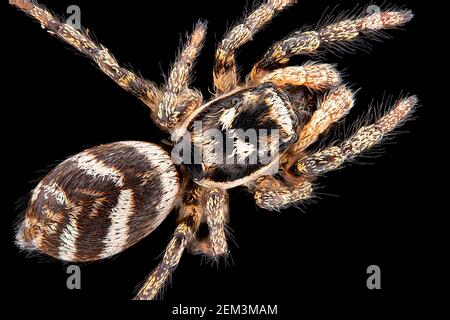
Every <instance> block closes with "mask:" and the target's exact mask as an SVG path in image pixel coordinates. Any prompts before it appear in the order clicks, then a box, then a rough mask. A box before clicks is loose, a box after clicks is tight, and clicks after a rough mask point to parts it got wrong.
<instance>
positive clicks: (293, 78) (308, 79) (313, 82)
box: [260, 63, 341, 90]
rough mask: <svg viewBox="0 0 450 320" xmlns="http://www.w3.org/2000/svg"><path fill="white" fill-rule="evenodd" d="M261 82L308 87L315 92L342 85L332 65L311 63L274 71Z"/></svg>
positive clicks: (282, 85)
mask: <svg viewBox="0 0 450 320" xmlns="http://www.w3.org/2000/svg"><path fill="white" fill-rule="evenodd" d="M260 82H272V83H274V84H275V85H277V86H281V87H286V86H291V85H293V86H306V87H308V88H311V89H315V90H322V89H328V88H332V87H335V86H337V85H339V84H340V83H341V77H340V75H339V73H338V72H337V70H336V69H335V68H334V67H333V66H332V65H330V64H315V63H309V64H305V65H303V66H300V67H299V66H295V67H286V68H280V69H277V70H275V71H272V72H270V73H268V74H266V75H265V76H264V77H262V79H261V81H260Z"/></svg>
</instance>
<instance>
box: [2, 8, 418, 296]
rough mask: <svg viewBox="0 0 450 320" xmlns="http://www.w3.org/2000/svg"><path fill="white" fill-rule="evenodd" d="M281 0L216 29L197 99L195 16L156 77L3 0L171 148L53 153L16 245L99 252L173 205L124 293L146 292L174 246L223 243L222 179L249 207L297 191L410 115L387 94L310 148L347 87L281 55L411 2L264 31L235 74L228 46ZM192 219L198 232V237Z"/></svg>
mask: <svg viewBox="0 0 450 320" xmlns="http://www.w3.org/2000/svg"><path fill="white" fill-rule="evenodd" d="M294 2H295V0H267V1H266V2H265V3H263V4H261V5H259V6H258V7H257V8H256V9H255V10H254V11H253V12H251V13H250V14H249V15H248V16H247V17H246V18H245V19H244V20H243V21H242V22H241V23H239V24H237V25H236V26H235V27H233V28H232V29H231V30H230V31H229V32H228V33H227V35H226V36H225V38H224V39H223V40H222V41H221V42H220V43H219V45H218V48H217V51H216V57H215V65H214V70H213V78H214V86H215V93H214V96H213V97H212V98H211V99H210V100H209V101H207V102H203V97H202V95H201V94H200V93H199V91H197V90H195V89H193V88H191V87H190V83H189V79H190V74H191V71H192V66H193V64H194V62H195V59H196V57H197V55H198V53H199V51H200V49H201V47H202V44H203V39H204V37H205V34H206V24H205V23H203V22H199V23H198V24H197V25H196V27H195V29H194V31H193V33H192V35H191V36H190V37H189V39H188V41H187V44H186V45H185V46H184V47H183V49H182V50H181V53H180V55H179V57H178V58H177V60H176V61H175V63H174V65H173V67H172V69H171V71H170V74H169V76H168V77H167V81H166V83H165V84H164V86H162V87H159V86H157V85H156V84H154V83H153V82H151V81H148V80H146V79H143V78H141V77H140V76H138V75H137V74H135V73H133V72H131V71H130V70H128V69H126V68H124V67H122V66H120V65H119V64H118V62H117V60H116V59H115V58H114V57H113V56H112V55H111V54H110V53H109V51H108V50H107V49H106V48H105V47H103V46H102V45H99V44H97V43H96V42H95V41H94V40H92V39H91V38H90V37H89V36H88V34H87V33H86V32H84V31H82V30H77V29H75V28H73V27H72V26H70V25H68V24H65V23H63V22H61V21H60V20H58V19H57V18H56V17H55V16H53V15H52V14H51V13H50V11H48V10H47V9H46V8H45V7H43V6H40V5H38V4H37V3H36V2H34V1H29V0H11V1H10V3H12V4H13V5H15V6H17V7H18V8H20V9H22V10H24V11H25V12H26V13H28V14H30V15H31V16H33V17H34V18H36V19H37V20H38V21H39V22H40V23H41V24H42V26H43V27H44V28H46V29H47V30H48V31H49V32H50V33H51V34H52V35H54V36H56V37H58V38H60V39H61V40H62V41H64V42H66V43H68V44H70V45H72V46H74V47H75V48H76V49H77V50H79V51H80V52H81V53H83V54H85V55H86V56H88V57H89V58H91V59H92V60H93V61H95V63H96V64H97V65H98V66H99V68H100V69H101V70H102V71H103V72H104V73H105V74H107V75H108V76H109V77H110V78H112V79H113V80H114V81H115V82H116V83H117V84H118V85H119V86H121V87H122V88H124V89H125V90H127V91H129V92H131V93H132V94H134V95H135V96H137V97H138V98H139V99H140V100H142V101H143V102H144V103H145V104H146V105H147V106H148V107H149V108H150V111H151V117H152V119H153V120H154V122H155V123H156V124H157V125H158V126H159V127H160V128H161V129H162V130H165V131H166V132H167V133H168V134H171V135H172V139H173V142H174V148H173V150H172V157H171V156H170V155H169V153H168V152H167V151H166V150H165V149H164V148H163V147H161V146H158V145H155V144H152V143H147V142H136V141H127V142H116V143H111V144H107V145H102V146H98V147H94V148H91V149H88V150H85V151H83V152H81V153H79V154H77V155H75V156H72V157H70V158H69V159H67V160H66V161H64V162H62V163H61V164H60V165H58V166H57V167H56V168H55V169H53V170H52V171H51V172H50V173H49V174H48V175H47V176H46V177H45V178H44V179H42V181H41V182H40V183H39V184H38V185H37V186H36V188H35V189H34V191H33V193H32V195H31V199H30V201H29V204H28V208H27V210H26V213H25V218H24V220H23V222H22V223H21V224H20V226H19V229H18V231H17V242H18V244H19V245H20V246H21V247H22V248H25V249H29V250H38V251H40V252H44V253H46V254H48V255H51V256H53V257H56V258H58V259H61V260H66V261H91V260H96V259H102V258H106V257H109V256H112V255H114V254H116V253H119V252H121V251H122V250H124V249H126V248H127V247H129V246H131V245H133V244H135V243H136V242H137V241H139V240H140V239H142V238H143V237H145V236H146V235H148V234H149V233H150V232H152V231H153V230H154V229H155V228H156V227H158V225H159V224H160V223H161V222H162V221H163V220H164V219H165V218H166V217H167V215H168V214H169V213H170V212H171V211H172V209H174V208H178V210H179V218H178V224H177V227H176V229H175V233H174V235H173V237H172V239H171V241H170V242H169V244H168V246H167V249H166V251H165V254H164V257H163V258H162V261H161V262H160V263H159V264H158V266H157V267H156V268H155V269H154V270H153V272H152V273H151V274H150V276H149V277H148V279H147V280H146V282H145V284H144V285H143V286H142V288H141V289H140V290H139V293H138V294H137V296H136V298H137V299H154V298H155V297H156V296H157V294H158V292H160V289H161V288H162V287H163V286H164V284H165V282H166V280H167V279H168V278H169V276H170V273H171V272H172V270H173V269H174V268H175V267H176V266H177V265H178V262H179V261H180V258H181V256H182V254H183V252H184V250H185V249H186V248H189V249H190V250H191V252H194V253H202V254H206V255H208V256H210V257H212V258H214V259H217V258H219V257H221V256H226V255H227V254H228V247H227V239H226V234H225V227H226V223H227V221H228V194H227V189H228V188H232V187H235V186H240V185H241V186H245V187H247V188H249V189H250V190H251V191H252V192H253V194H254V198H255V202H256V204H257V205H258V206H260V207H262V208H265V209H268V210H279V209H281V208H284V207H286V206H289V205H291V204H295V203H298V202H300V201H304V200H307V199H308V198H311V197H312V193H313V186H312V181H314V180H315V178H316V177H317V176H319V175H322V174H324V173H326V172H328V171H330V170H334V169H337V168H339V167H341V166H342V164H343V163H344V162H345V161H347V160H350V159H352V158H354V157H356V156H357V155H358V154H360V153H362V152H364V151H365V150H367V149H369V148H371V147H372V146H374V145H375V144H377V143H379V142H380V141H381V140H382V139H383V138H384V137H385V136H386V134H388V133H390V132H391V131H392V130H393V129H394V128H395V127H396V126H398V125H399V124H400V123H401V122H402V121H404V120H405V119H406V118H407V116H408V114H410V112H411V110H412V109H413V107H414V106H415V105H416V103H417V99H416V98H415V97H414V96H411V97H407V98H404V99H400V100H398V101H397V102H396V103H395V104H394V106H392V108H391V109H390V110H389V111H388V112H387V113H386V114H385V115H384V116H382V117H380V118H379V119H377V120H376V121H375V122H374V123H373V124H371V125H365V126H362V127H360V128H359V129H358V130H356V131H355V132H354V133H353V134H352V135H351V136H350V137H348V138H347V139H346V140H344V141H343V142H340V143H331V144H330V145H329V146H324V147H322V148H321V149H319V150H311V148H308V147H309V146H311V145H312V144H313V143H315V142H317V141H318V139H319V138H320V136H321V135H322V133H324V132H325V131H326V130H327V129H328V128H329V127H330V126H331V125H332V124H334V123H336V122H338V121H339V120H341V119H342V118H343V117H344V116H345V115H346V114H347V113H348V112H349V111H350V109H351V108H352V106H353V104H354V96H353V92H352V91H351V90H350V89H349V88H348V87H347V86H345V85H344V84H342V80H341V77H340V75H339V73H338V71H337V70H336V69H335V67H334V66H332V65H330V64H324V63H312V62H307V63H305V64H304V65H302V66H287V63H288V62H289V58H290V57H291V56H293V55H306V54H308V55H312V54H314V53H316V52H317V51H319V50H321V49H322V48H326V47H330V46H331V47H334V48H336V47H339V46H340V45H349V44H351V43H352V42H353V41H357V39H358V37H359V36H360V35H364V34H375V35H377V34H379V31H380V30H382V29H386V28H395V27H398V26H401V25H403V24H405V23H406V22H408V21H409V20H411V18H412V13H411V12H410V11H407V10H387V11H380V12H375V13H371V14H367V15H361V16H356V17H349V18H348V19H344V20H341V21H336V22H334V23H332V24H330V25H326V26H322V27H320V28H319V29H318V30H317V31H296V32H294V33H292V34H291V35H289V36H287V37H286V38H284V39H283V40H281V41H279V42H276V43H275V44H274V45H273V46H272V47H271V48H270V49H269V50H268V51H267V52H266V54H264V55H263V57H262V58H261V59H260V60H259V61H258V62H256V64H255V65H254V66H253V68H252V70H251V72H250V74H249V75H248V76H247V78H246V81H241V80H240V78H239V76H238V72H237V67H236V62H235V53H236V50H237V49H238V48H239V47H240V46H242V45H243V44H245V43H246V42H248V41H250V40H251V39H252V37H253V35H254V34H255V33H256V32H257V31H259V30H260V29H261V28H262V27H263V26H264V25H266V24H267V23H268V22H269V21H270V20H271V19H272V18H273V17H274V16H275V15H276V14H277V13H278V12H280V11H281V10H283V9H284V8H286V7H288V6H289V5H291V4H292V3H294ZM180 159H181V161H180ZM203 222H204V223H205V224H206V225H207V227H208V231H209V232H208V234H207V236H206V237H203V238H200V237H199V233H198V230H199V226H200V224H201V223H203Z"/></svg>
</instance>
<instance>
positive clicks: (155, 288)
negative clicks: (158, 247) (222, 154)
mask: <svg viewBox="0 0 450 320" xmlns="http://www.w3.org/2000/svg"><path fill="white" fill-rule="evenodd" d="M202 196H203V190H202V188H201V187H196V186H193V189H191V190H190V191H188V192H187V194H186V195H185V197H184V202H183V205H182V207H181V210H180V220H179V224H178V226H177V228H176V230H175V233H174V235H173V237H172V239H171V240H170V242H169V244H168V246H167V248H166V251H165V253H164V257H163V259H162V261H161V262H160V263H159V264H158V266H157V267H156V268H155V269H154V270H153V271H152V273H151V274H150V276H149V277H148V278H147V280H146V281H145V283H144V285H143V286H142V288H141V289H140V290H139V292H138V294H137V295H136V297H135V298H134V299H135V300H153V299H155V298H156V296H157V294H158V292H160V290H161V289H162V288H163V287H164V285H165V283H166V282H167V280H168V278H169V276H170V275H171V273H172V271H173V270H174V269H175V268H176V267H177V265H178V263H179V262H180V259H181V256H182V254H183V252H184V249H186V247H187V246H188V245H189V243H190V242H191V241H192V238H193V236H194V234H195V232H196V230H197V228H198V226H199V223H200V219H201V216H202V205H201V199H202Z"/></svg>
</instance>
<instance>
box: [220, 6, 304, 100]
mask: <svg viewBox="0 0 450 320" xmlns="http://www.w3.org/2000/svg"><path fill="white" fill-rule="evenodd" d="M295 2H296V0H268V1H267V2H266V3H264V4H261V5H260V6H259V7H257V8H256V9H255V10H254V11H253V12H252V13H250V15H248V16H247V18H245V19H244V21H243V23H241V24H238V25H237V26H235V27H234V28H232V29H231V30H230V31H229V32H228V33H227V34H226V36H225V37H224V39H223V40H222V41H221V42H220V43H219V46H218V47H217V51H216V61H215V65H214V70H213V76H214V86H215V89H216V92H218V93H223V92H228V91H230V90H232V89H233V88H235V87H236V86H237V85H238V82H239V80H238V75H237V68H236V59H235V53H236V50H237V49H238V48H239V47H241V46H242V45H244V44H245V43H247V42H248V41H250V40H252V37H253V35H254V34H255V33H256V32H258V31H259V30H260V29H261V28H262V27H263V26H264V25H265V24H267V23H268V22H269V21H270V20H271V19H272V18H273V17H274V15H275V14H276V13H278V12H280V11H281V10H283V9H284V8H286V7H287V6H289V5H291V4H293V3H295Z"/></svg>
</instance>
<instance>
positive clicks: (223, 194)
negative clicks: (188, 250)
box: [193, 188, 228, 259]
mask: <svg viewBox="0 0 450 320" xmlns="http://www.w3.org/2000/svg"><path fill="white" fill-rule="evenodd" d="M203 212H204V215H205V219H206V223H207V225H208V230H209V234H208V237H207V238H206V239H204V240H201V241H199V242H197V243H196V244H195V247H194V248H193V251H194V252H200V253H203V254H206V255H207V256H210V257H212V258H214V259H217V258H218V257H220V256H226V255H227V254H228V245H227V238H226V234H225V228H226V224H227V222H228V194H227V191H226V190H221V189H217V188H213V189H207V190H206V191H205V196H204V199H203Z"/></svg>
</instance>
